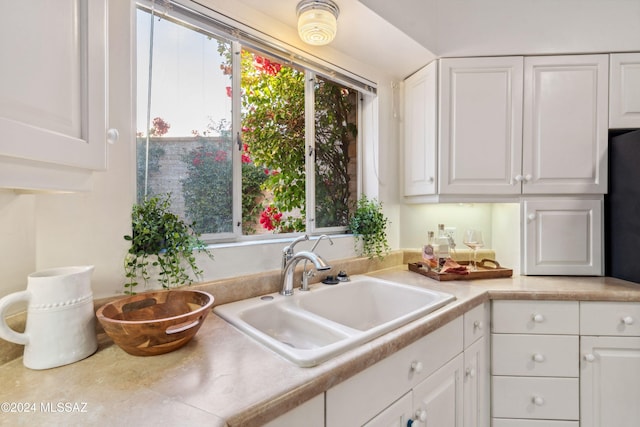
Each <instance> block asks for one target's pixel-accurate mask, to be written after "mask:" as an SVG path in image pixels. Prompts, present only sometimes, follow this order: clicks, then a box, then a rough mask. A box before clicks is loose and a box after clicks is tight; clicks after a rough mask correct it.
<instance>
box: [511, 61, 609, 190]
mask: <svg viewBox="0 0 640 427" xmlns="http://www.w3.org/2000/svg"><path fill="white" fill-rule="evenodd" d="M608 87H609V57H608V55H571V56H541V57H527V58H525V62H524V93H525V96H524V122H523V159H522V174H523V176H525V181H524V185H523V188H522V192H523V193H525V194H544V193H576V194H583V193H592V194H604V193H606V190H607V143H608V123H607V122H608V120H607V111H608V102H607V100H608Z"/></svg>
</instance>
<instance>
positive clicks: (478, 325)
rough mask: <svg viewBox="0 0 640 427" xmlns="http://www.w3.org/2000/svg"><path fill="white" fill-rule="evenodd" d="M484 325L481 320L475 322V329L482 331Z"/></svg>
mask: <svg viewBox="0 0 640 427" xmlns="http://www.w3.org/2000/svg"><path fill="white" fill-rule="evenodd" d="M482 327H483V324H482V322H481V321H480V320H476V321H475V322H473V329H478V330H482Z"/></svg>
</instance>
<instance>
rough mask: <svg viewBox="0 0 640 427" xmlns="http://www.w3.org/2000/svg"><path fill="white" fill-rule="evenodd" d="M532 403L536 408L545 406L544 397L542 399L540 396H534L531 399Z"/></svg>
mask: <svg viewBox="0 0 640 427" xmlns="http://www.w3.org/2000/svg"><path fill="white" fill-rule="evenodd" d="M531 402H532V403H533V404H534V405H536V406H542V405H544V399H543V398H542V397H540V396H533V397H532V398H531Z"/></svg>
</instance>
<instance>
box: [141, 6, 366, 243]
mask: <svg viewBox="0 0 640 427" xmlns="http://www.w3.org/2000/svg"><path fill="white" fill-rule="evenodd" d="M136 9H143V10H146V11H147V12H152V13H154V14H155V15H158V16H160V17H161V18H163V19H169V20H172V21H177V22H179V23H181V24H183V25H185V26H187V27H190V28H192V29H194V30H195V31H201V32H206V33H210V34H211V35H214V36H217V37H222V38H225V39H227V40H229V41H230V42H231V43H232V52H233V54H232V69H233V70H240V69H241V64H240V58H241V55H240V52H241V50H242V49H243V48H245V47H246V48H248V49H250V50H252V51H257V52H260V53H263V54H265V55H268V56H269V57H272V58H274V59H276V60H278V61H280V62H281V63H282V64H283V65H290V66H296V67H299V68H303V69H304V70H305V147H306V148H305V151H306V152H307V155H306V156H305V175H306V180H305V188H306V196H305V206H306V211H307V215H306V219H305V228H306V231H305V232H293V233H273V234H252V235H245V234H243V230H242V167H241V166H242V164H241V161H240V156H241V154H242V140H241V135H242V132H241V127H242V112H241V98H240V96H239V95H234V96H232V135H234V137H233V138H234V141H233V143H234V144H236V145H237V147H238V149H233V150H232V158H233V160H232V161H233V167H232V170H233V184H232V185H233V199H232V200H233V201H232V203H233V207H232V209H233V215H232V217H233V227H232V229H233V231H232V232H223V233H207V234H203V235H202V240H203V241H205V242H207V243H211V244H216V243H233V242H238V243H242V242H252V241H261V240H274V239H287V238H291V237H294V236H298V235H301V234H304V233H306V234H309V235H318V234H322V233H326V234H328V233H333V234H338V233H345V231H346V230H347V226H333V227H316V226H315V216H316V212H315V208H316V203H315V202H316V200H315V197H316V194H315V183H316V179H315V178H316V174H315V164H316V163H315V160H314V159H315V149H316V146H315V142H316V141H315V117H314V115H315V90H314V85H315V79H316V76H320V77H323V78H326V79H328V80H330V81H332V82H335V83H338V84H340V85H344V86H345V87H348V88H349V89H352V90H356V91H357V92H358V100H357V104H356V108H357V121H358V123H357V126H358V129H359V131H358V135H357V138H356V144H357V158H356V162H357V172H356V174H357V180H358V182H357V196H356V197H359V195H360V193H361V191H362V190H361V189H362V183H361V180H362V179H363V173H362V171H363V165H362V160H363V154H362V153H363V151H362V147H363V144H364V142H363V136H364V132H360V129H361V126H362V124H363V114H362V113H363V107H364V106H363V100H364V99H365V97H366V98H370V99H374V98H375V97H376V96H377V87H376V84H375V83H373V82H371V81H369V80H367V79H365V78H363V77H361V76H357V75H355V74H353V73H350V72H348V71H347V70H344V69H341V68H339V67H337V66H335V65H333V64H328V63H324V62H323V61H322V60H319V58H317V57H312V56H310V55H308V54H306V53H305V52H303V51H300V50H298V49H296V48H294V47H292V46H290V45H287V44H284V43H282V42H281V41H279V40H276V39H274V38H272V37H270V36H268V35H266V34H264V33H261V32H259V31H257V30H254V29H252V28H250V27H247V26H245V25H244V24H242V23H240V22H238V21H235V20H233V19H232V18H229V17H227V16H224V15H221V14H219V13H218V12H216V11H214V10H212V9H210V8H207V7H205V6H202V5H200V4H197V3H194V2H192V1H191V0H181V1H176V0H161V1H156V0H137V1H136ZM231 87H232V93H233V94H240V93H241V73H239V72H233V73H232V76H231Z"/></svg>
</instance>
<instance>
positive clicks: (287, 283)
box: [280, 251, 331, 296]
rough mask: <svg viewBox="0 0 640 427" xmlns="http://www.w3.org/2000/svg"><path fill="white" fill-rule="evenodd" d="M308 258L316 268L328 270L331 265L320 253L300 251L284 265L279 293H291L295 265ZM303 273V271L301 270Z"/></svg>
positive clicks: (287, 294)
mask: <svg viewBox="0 0 640 427" xmlns="http://www.w3.org/2000/svg"><path fill="white" fill-rule="evenodd" d="M303 259H304V260H309V261H311V262H312V263H313V265H314V266H315V267H316V270H319V271H322V270H330V269H331V266H330V265H329V264H327V262H326V261H325V260H324V259H322V257H321V256H320V255H317V254H315V253H313V252H307V251H301V252H298V253H297V254H295V255H293V256H292V257H291V259H289V261H287V264H286V265H285V267H284V272H283V274H282V290H281V291H280V293H281V294H282V295H285V296H289V295H293V274H294V273H295V270H296V266H297V265H298V263H299V262H300V261H302V260H303ZM303 274H304V272H303Z"/></svg>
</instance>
